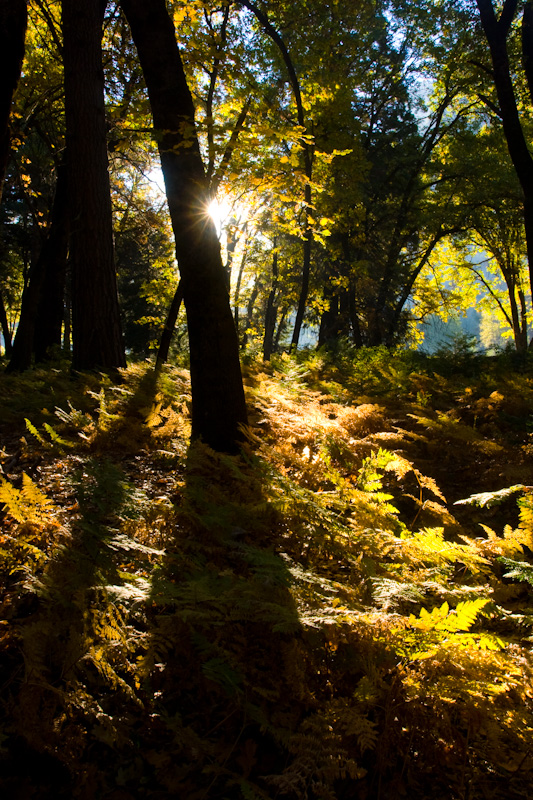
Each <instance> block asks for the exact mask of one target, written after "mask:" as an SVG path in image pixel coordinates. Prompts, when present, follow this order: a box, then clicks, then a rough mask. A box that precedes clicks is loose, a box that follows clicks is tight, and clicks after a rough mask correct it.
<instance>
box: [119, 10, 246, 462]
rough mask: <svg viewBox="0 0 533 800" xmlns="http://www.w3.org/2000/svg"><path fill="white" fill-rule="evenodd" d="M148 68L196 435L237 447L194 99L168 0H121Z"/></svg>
mask: <svg viewBox="0 0 533 800" xmlns="http://www.w3.org/2000/svg"><path fill="white" fill-rule="evenodd" d="M121 6H122V9H123V11H124V13H125V15H126V18H127V20H128V22H129V25H130V28H131V32H132V36H133V41H134V43H135V45H136V47H137V52H138V54H139V60H140V63H141V67H142V70H143V73H144V78H145V81H146V86H147V89H148V95H149V98H150V105H151V108H152V115H153V121H154V128H155V130H156V135H157V143H158V147H159V154H160V158H161V169H162V172H163V176H164V179H165V188H166V195H167V200H168V207H169V212H170V217H171V221H172V228H173V231H174V237H175V241H176V256H177V260H178V266H179V269H180V274H181V280H182V283H183V297H184V301H185V309H186V312H187V327H188V332H189V348H190V363H191V387H192V436H193V438H197V437H200V438H202V439H203V440H204V441H205V442H206V443H207V444H208V445H210V446H211V447H212V448H214V449H215V450H220V451H229V452H234V451H236V450H237V449H238V445H239V443H240V442H242V441H243V439H244V433H243V431H242V426H243V425H245V424H246V423H247V414H246V404H245V399H244V389H243V385H242V376H241V368H240V363H239V348H238V340H237V333H236V330H235V325H234V323H233V318H232V315H231V309H230V304H229V293H228V288H227V282H226V274H225V270H224V266H223V264H222V258H221V254H220V244H219V241H218V237H217V234H216V229H215V225H214V223H213V221H212V219H211V217H210V216H209V214H208V211H207V208H208V205H209V200H210V196H209V187H208V183H207V179H206V177H205V172H204V167H203V164H202V159H201V155H200V147H199V143H198V137H197V133H196V126H195V121H194V105H193V101H192V96H191V93H190V91H189V87H188V85H187V81H186V78H185V74H184V71H183V65H182V61H181V57H180V53H179V49H178V46H177V43H176V35H175V31H174V25H173V23H172V20H171V19H170V17H169V15H168V12H167V8H166V4H165V0H151V2H150V3H147V2H145V0H121Z"/></svg>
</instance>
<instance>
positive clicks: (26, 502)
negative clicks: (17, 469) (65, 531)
mask: <svg viewBox="0 0 533 800" xmlns="http://www.w3.org/2000/svg"><path fill="white" fill-rule="evenodd" d="M0 502H2V503H4V508H5V510H6V511H7V512H8V514H10V516H12V517H13V519H16V520H17V522H21V523H24V522H31V523H34V524H36V525H46V524H50V523H55V519H54V514H55V512H56V508H55V506H54V504H53V502H52V501H51V500H49V499H48V498H47V497H46V495H45V494H43V492H41V490H40V489H39V487H38V486H36V485H35V484H34V483H33V481H32V480H31V478H29V477H28V475H26V473H23V475H22V488H21V489H17V488H16V487H15V486H13V485H12V484H11V483H9V482H8V481H6V480H5V479H4V478H1V477H0Z"/></svg>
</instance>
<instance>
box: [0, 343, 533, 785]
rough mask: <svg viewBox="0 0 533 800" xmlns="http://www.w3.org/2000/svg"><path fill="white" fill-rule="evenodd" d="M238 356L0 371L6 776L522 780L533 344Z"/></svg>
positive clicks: (528, 668) (526, 735) (529, 713)
mask: <svg viewBox="0 0 533 800" xmlns="http://www.w3.org/2000/svg"><path fill="white" fill-rule="evenodd" d="M244 369H245V382H246V388H247V397H248V404H249V409H250V427H249V430H248V431H247V444H246V445H245V447H244V449H243V453H242V455H240V456H225V455H219V454H215V453H214V452H212V451H210V450H209V449H208V448H206V447H205V446H203V445H201V444H200V443H196V444H194V445H193V446H191V447H189V445H188V435H189V423H188V415H189V407H190V394H189V381H188V374H187V372H186V370H184V369H179V368H176V367H166V368H165V370H164V372H163V374H162V375H160V376H159V377H158V378H157V379H156V377H155V376H154V373H153V370H152V368H151V367H150V365H149V364H147V363H145V364H137V365H132V366H131V367H129V368H128V369H127V370H125V371H124V372H123V374H122V376H121V380H120V382H118V383H113V382H112V380H111V379H110V378H109V377H106V376H103V375H85V374H84V375H80V376H77V377H75V378H74V377H70V376H69V373H68V370H67V369H66V368H64V367H62V366H61V365H54V367H53V368H52V367H50V368H47V369H35V370H33V371H31V372H29V373H27V374H24V375H22V376H6V375H2V376H1V377H0V420H1V422H0V466H1V472H0V508H1V507H2V506H3V510H1V511H0V524H1V529H0V565H1V566H0V604H1V612H0V703H1V710H2V713H1V717H0V796H2V797H6V798H9V799H10V800H11V799H12V800H26V798H37V799H38V800H52V798H53V799H54V800H63V799H66V798H76V799H78V798H80V800H95V799H96V798H106V800H136V798H151V799H154V800H156V799H157V800H167V799H168V798H184V800H214V799H215V798H217V799H220V800H225V799H226V800H238V799H239V798H242V800H259V799H260V798H293V799H294V800H305V799H308V800H352V799H355V798H358V799H359V798H360V800H391V799H392V798H403V797H410V798H417V800H418V799H420V800H425V799H426V798H427V799H428V800H429V798H431V800H445V799H446V800H448V799H449V800H452V799H453V800H467V799H468V800H499V799H500V798H501V800H504V798H505V800H514V798H517V799H518V798H530V797H532V796H533V684H532V681H531V678H532V674H533V654H532V643H533V595H532V593H533V364H531V362H519V361H516V360H515V361H513V359H512V358H511V357H510V356H508V355H502V356H499V357H494V358H488V357H486V356H481V355H476V354H473V353H470V352H467V351H466V350H465V351H461V352H456V353H454V354H451V355H450V354H449V355H440V356H434V357H424V356H421V355H417V354H409V353H399V354H397V355H391V354H389V353H387V352H385V351H382V350H365V351H362V352H360V353H358V354H355V353H354V352H353V351H349V350H348V349H344V350H343V349H342V348H341V349H340V350H339V352H338V353H337V354H336V355H335V356H332V355H327V354H325V353H316V352H309V353H299V354H298V356H297V357H291V358H290V357H286V356H281V357H277V358H275V359H273V360H272V362H271V363H270V364H268V365H267V364H264V363H263V362H254V361H250V363H247V364H246V366H245V368H244ZM473 495H476V497H474V498H473V499H472V496H473ZM468 498H471V499H470V500H469V502H467V503H462V502H460V501H463V500H465V499H468ZM457 503H459V504H457Z"/></svg>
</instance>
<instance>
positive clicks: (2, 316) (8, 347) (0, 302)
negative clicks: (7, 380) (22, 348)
mask: <svg viewBox="0 0 533 800" xmlns="http://www.w3.org/2000/svg"><path fill="white" fill-rule="evenodd" d="M0 328H1V329H2V337H3V339H4V353H5V355H6V356H8V357H9V356H10V355H11V352H12V349H13V346H12V344H11V331H10V330H9V323H8V321H7V312H6V307H5V305H4V298H3V297H2V294H1V292H0Z"/></svg>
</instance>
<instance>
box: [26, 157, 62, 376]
mask: <svg viewBox="0 0 533 800" xmlns="http://www.w3.org/2000/svg"><path fill="white" fill-rule="evenodd" d="M69 221H70V215H69V207H68V194H67V172H66V167H65V165H64V164H60V165H59V167H58V168H57V186H56V194H55V198H54V207H53V211H52V224H51V229H50V237H52V236H53V247H52V246H51V247H50V249H49V258H48V259H47V261H46V264H45V270H44V276H43V283H42V287H41V292H40V295H39V305H38V308H37V315H36V319H35V331H34V336H33V352H34V354H35V361H37V362H39V361H45V360H46V359H47V358H48V357H49V355H50V350H51V348H60V347H61V329H62V327H63V318H64V315H65V280H66V273H67V259H68V247H69Z"/></svg>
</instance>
